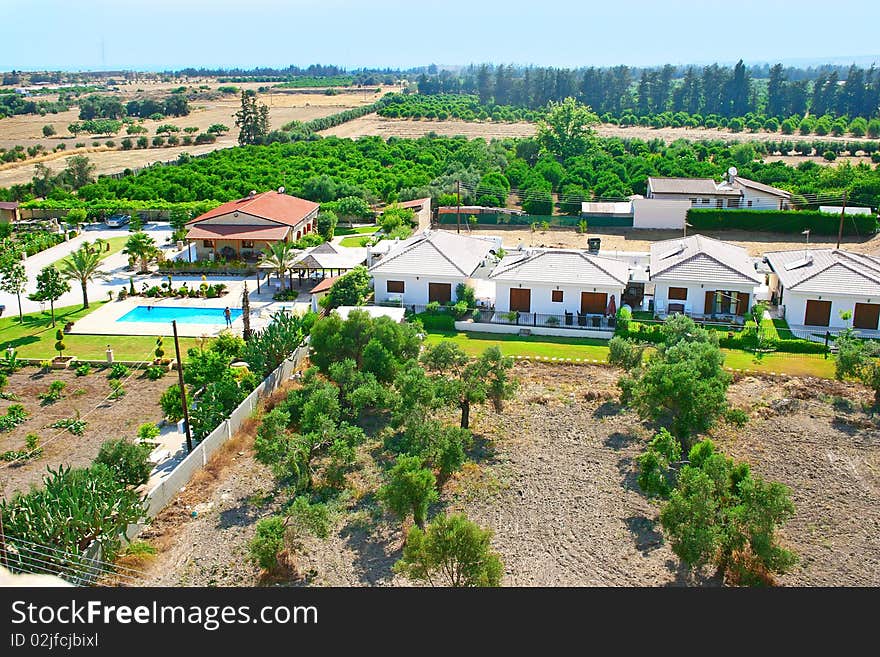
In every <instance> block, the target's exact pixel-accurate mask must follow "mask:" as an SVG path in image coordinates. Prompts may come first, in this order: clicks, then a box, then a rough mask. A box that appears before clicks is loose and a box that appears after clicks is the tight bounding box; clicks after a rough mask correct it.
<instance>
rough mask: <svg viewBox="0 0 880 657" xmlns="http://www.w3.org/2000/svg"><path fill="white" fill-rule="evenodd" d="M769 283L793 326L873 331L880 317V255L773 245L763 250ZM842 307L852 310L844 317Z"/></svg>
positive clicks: (846, 310) (848, 310)
mask: <svg viewBox="0 0 880 657" xmlns="http://www.w3.org/2000/svg"><path fill="white" fill-rule="evenodd" d="M764 257H765V258H766V260H767V263H768V264H769V265H770V267H771V269H772V271H773V273H772V274H770V289H771V290H772V291H773V292H774V294H775V296H776V300H777V302H778V304H779V306H780V309H781V310H782V312H783V316H784V317H785V319H786V321H788V323H789V325H790V326H791V327H792V328H801V327H817V326H818V327H829V328H835V329H842V328H846V327H848V326H850V323H851V324H852V327H853V328H856V329H862V330H869V331H875V330H877V329H878V323H880V258H878V257H876V256H869V255H863V254H861V253H850V252H848V251H843V250H841V249H811V250H809V251H807V252H804V251H775V252H772V253H767V254H766V255H765V256H764ZM842 313H850V314H851V317H850V318H849V319H844V317H842V316H841V314H842Z"/></svg>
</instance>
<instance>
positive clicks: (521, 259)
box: [489, 249, 630, 326]
mask: <svg viewBox="0 0 880 657" xmlns="http://www.w3.org/2000/svg"><path fill="white" fill-rule="evenodd" d="M629 269H630V267H629V265H628V264H627V263H626V262H624V261H622V260H616V259H612V258H607V257H604V256H600V255H595V254H591V253H588V252H586V251H581V250H577V249H525V250H524V251H522V252H520V253H516V252H514V253H512V254H510V255H508V256H506V257H505V258H504V259H503V260H502V261H501V263H500V264H499V265H498V266H497V267H496V268H495V270H494V271H493V272H492V273H491V274H490V276H489V278H490V280H492V281H494V282H495V310H496V312H499V313H507V312H510V311H516V312H518V313H520V318H519V319H520V323H522V324H534V325H541V324H547V323H548V322H549V323H550V324H552V325H557V324H558V325H561V326H565V325H574V324H575V321H576V322H577V325H579V326H587V322H588V320H589V321H590V324H591V325H593V323H594V322H595V325H596V326H599V325H600V324H604V321H605V320H604V317H605V316H606V315H608V314H609V309H610V307H611V304H614V308H615V310H614V311H616V308H617V307H619V304H620V298H621V295H622V294H623V291H624V289H625V288H626V286H627V282H628V281H629ZM614 311H611V312H612V314H613V312H614ZM524 314H525V315H526V317H523V315H524ZM532 314H534V315H532ZM551 318H553V319H551ZM575 318H577V319H576V320H575ZM597 320H598V321H597Z"/></svg>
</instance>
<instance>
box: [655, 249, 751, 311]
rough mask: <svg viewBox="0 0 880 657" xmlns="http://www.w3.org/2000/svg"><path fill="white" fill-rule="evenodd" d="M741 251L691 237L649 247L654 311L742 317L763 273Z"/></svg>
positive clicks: (744, 251)
mask: <svg viewBox="0 0 880 657" xmlns="http://www.w3.org/2000/svg"><path fill="white" fill-rule="evenodd" d="M755 264H756V263H755V260H753V259H752V258H750V257H749V255H748V253H747V252H746V250H745V249H743V248H742V247H739V246H735V245H733V244H729V243H727V242H722V241H720V240H715V239H712V238H711V237H705V236H704V235H693V236H691V237H685V238H681V239H673V240H664V241H662V242H655V243H653V244H652V245H651V264H650V268H649V273H650V277H651V282H652V283H654V312H655V313H657V314H659V315H661V316H662V315H665V314H671V313H676V312H679V313H685V314H687V315H697V316H702V317H730V318H735V317H742V316H743V315H745V314H746V313H747V312H748V311H749V308H751V306H752V305H754V299H755V295H756V294H757V293H758V292H759V291H760V290H759V288H760V286H761V285H762V284H763V283H764V276H763V274H760V273H758V271H757V269H756V268H755Z"/></svg>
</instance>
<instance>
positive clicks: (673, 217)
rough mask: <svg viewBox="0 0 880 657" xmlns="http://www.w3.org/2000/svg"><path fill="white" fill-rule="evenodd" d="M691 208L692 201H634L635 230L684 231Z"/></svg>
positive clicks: (656, 199) (638, 199)
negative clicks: (665, 229) (667, 229)
mask: <svg viewBox="0 0 880 657" xmlns="http://www.w3.org/2000/svg"><path fill="white" fill-rule="evenodd" d="M690 207H691V203H690V201H680V200H671V199H659V198H637V199H634V200H633V228H654V229H659V228H669V229H675V228H678V229H682V230H683V229H684V222H685V218H686V217H687V211H688V210H689V209H690ZM706 207H710V206H706Z"/></svg>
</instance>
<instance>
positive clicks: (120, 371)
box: [107, 363, 130, 379]
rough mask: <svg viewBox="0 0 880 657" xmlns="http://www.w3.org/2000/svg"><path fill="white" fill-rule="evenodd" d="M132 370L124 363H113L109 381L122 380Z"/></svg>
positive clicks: (108, 376) (108, 375)
mask: <svg viewBox="0 0 880 657" xmlns="http://www.w3.org/2000/svg"><path fill="white" fill-rule="evenodd" d="M129 372H130V370H129V369H128V367H127V366H125V365H123V364H122V363H113V364H112V365H111V366H110V372H109V373H108V374H107V378H108V379H122V378H125V377H126V376H128V375H129Z"/></svg>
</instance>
